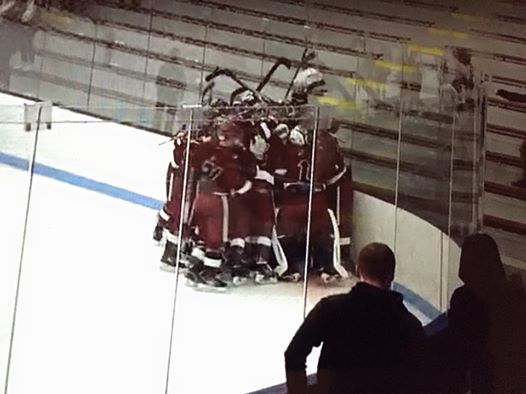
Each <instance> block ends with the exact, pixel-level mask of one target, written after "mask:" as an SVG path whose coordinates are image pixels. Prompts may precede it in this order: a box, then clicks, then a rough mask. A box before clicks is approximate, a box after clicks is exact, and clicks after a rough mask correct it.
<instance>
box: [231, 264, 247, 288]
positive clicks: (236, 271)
mask: <svg viewBox="0 0 526 394" xmlns="http://www.w3.org/2000/svg"><path fill="white" fill-rule="evenodd" d="M231 274H232V284H233V285H234V286H243V285H245V284H247V282H248V281H249V279H250V276H251V272H250V270H249V269H248V267H246V266H245V265H243V264H242V263H241V264H238V265H235V266H234V267H232V270H231Z"/></svg>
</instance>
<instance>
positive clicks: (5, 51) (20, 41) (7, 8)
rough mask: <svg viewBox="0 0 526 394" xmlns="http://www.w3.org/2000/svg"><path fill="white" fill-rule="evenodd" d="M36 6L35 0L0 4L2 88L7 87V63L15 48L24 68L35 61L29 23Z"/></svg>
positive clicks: (0, 77)
mask: <svg viewBox="0 0 526 394" xmlns="http://www.w3.org/2000/svg"><path fill="white" fill-rule="evenodd" d="M36 8H37V7H36V4H35V0H28V1H23V0H16V1H15V0H7V1H3V2H2V4H1V5H0V86H1V87H3V88H4V89H8V88H9V79H10V65H9V63H10V60H11V56H12V55H13V54H14V53H15V52H16V51H17V50H18V51H20V57H21V60H22V64H21V66H22V68H23V69H24V70H29V69H30V68H31V67H32V65H33V63H34V61H35V54H34V51H33V38H34V36H35V30H34V29H33V28H32V27H31V24H32V23H33V22H34V19H35V14H36Z"/></svg>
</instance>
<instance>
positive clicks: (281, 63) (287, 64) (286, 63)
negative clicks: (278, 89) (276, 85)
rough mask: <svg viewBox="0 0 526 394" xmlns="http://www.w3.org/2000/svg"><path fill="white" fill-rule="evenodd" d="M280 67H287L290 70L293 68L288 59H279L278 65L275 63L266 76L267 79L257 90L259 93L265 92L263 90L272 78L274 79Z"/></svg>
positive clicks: (264, 79)
mask: <svg viewBox="0 0 526 394" xmlns="http://www.w3.org/2000/svg"><path fill="white" fill-rule="evenodd" d="M279 66H285V67H287V68H288V69H290V68H291V67H292V63H291V61H290V60H289V59H287V58H284V57H280V58H278V60H277V61H276V63H274V65H273V66H272V67H271V68H270V70H269V71H268V73H267V75H265V78H263V80H262V81H261V82H260V83H259V85H258V87H257V88H256V90H257V91H258V92H261V91H262V90H263V88H264V87H265V86H266V85H267V83H268V82H269V81H270V78H272V75H274V73H275V72H276V70H277V69H278V67H279Z"/></svg>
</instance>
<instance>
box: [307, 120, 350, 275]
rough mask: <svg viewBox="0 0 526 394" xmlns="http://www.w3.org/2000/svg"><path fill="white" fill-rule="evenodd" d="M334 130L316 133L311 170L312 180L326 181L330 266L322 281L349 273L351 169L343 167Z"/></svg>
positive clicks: (335, 128) (333, 128) (323, 273)
mask: <svg viewBox="0 0 526 394" xmlns="http://www.w3.org/2000/svg"><path fill="white" fill-rule="evenodd" d="M337 129H338V125H337V124H336V123H334V124H333V125H332V127H331V128H330V129H329V130H328V131H320V132H318V138H317V149H316V164H315V169H314V172H315V179H323V180H325V181H324V184H325V186H326V195H327V199H328V206H329V208H328V214H329V218H330V221H331V225H332V242H333V247H332V250H333V260H332V265H330V264H329V265H327V267H325V268H326V271H324V272H322V274H321V276H322V279H323V280H324V281H330V280H333V279H336V278H345V277H347V271H346V268H350V269H351V271H352V265H351V232H352V209H353V187H352V173H351V168H350V167H347V166H346V165H345V163H344V160H343V156H342V154H341V150H340V147H339V145H338V140H337V139H336V137H335V136H334V135H333V133H334V132H336V131H337ZM329 261H330V260H329ZM344 266H345V267H346V268H344Z"/></svg>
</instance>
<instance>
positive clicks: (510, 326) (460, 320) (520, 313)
mask: <svg viewBox="0 0 526 394" xmlns="http://www.w3.org/2000/svg"><path fill="white" fill-rule="evenodd" d="M459 277H460V279H462V281H463V282H464V286H462V287H460V288H458V289H457V290H455V292H454V293H453V296H452V297H451V304H450V309H449V311H448V314H447V318H448V327H447V329H446V330H445V331H444V332H441V333H438V334H437V335H435V336H434V337H433V338H431V341H430V342H431V349H433V351H434V352H435V355H434V356H435V362H436V360H437V359H440V361H439V365H435V370H439V371H445V373H446V376H443V377H440V379H437V381H438V382H439V388H441V392H447V393H464V392H466V391H467V390H470V391H471V393H473V394H481V393H488V394H489V393H503V394H504V393H506V394H524V393H526V293H525V292H524V289H523V288H522V286H521V285H518V284H513V283H512V282H508V281H507V279H506V276H505V274H504V269H503V266H502V262H501V259H500V254H499V250H498V247H497V244H496V243H495V241H494V240H493V239H492V238H491V237H490V236H488V235H486V234H475V235H472V236H470V237H468V238H467V239H466V240H465V242H464V244H463V246H462V254H461V258H460V269H459Z"/></svg>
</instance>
